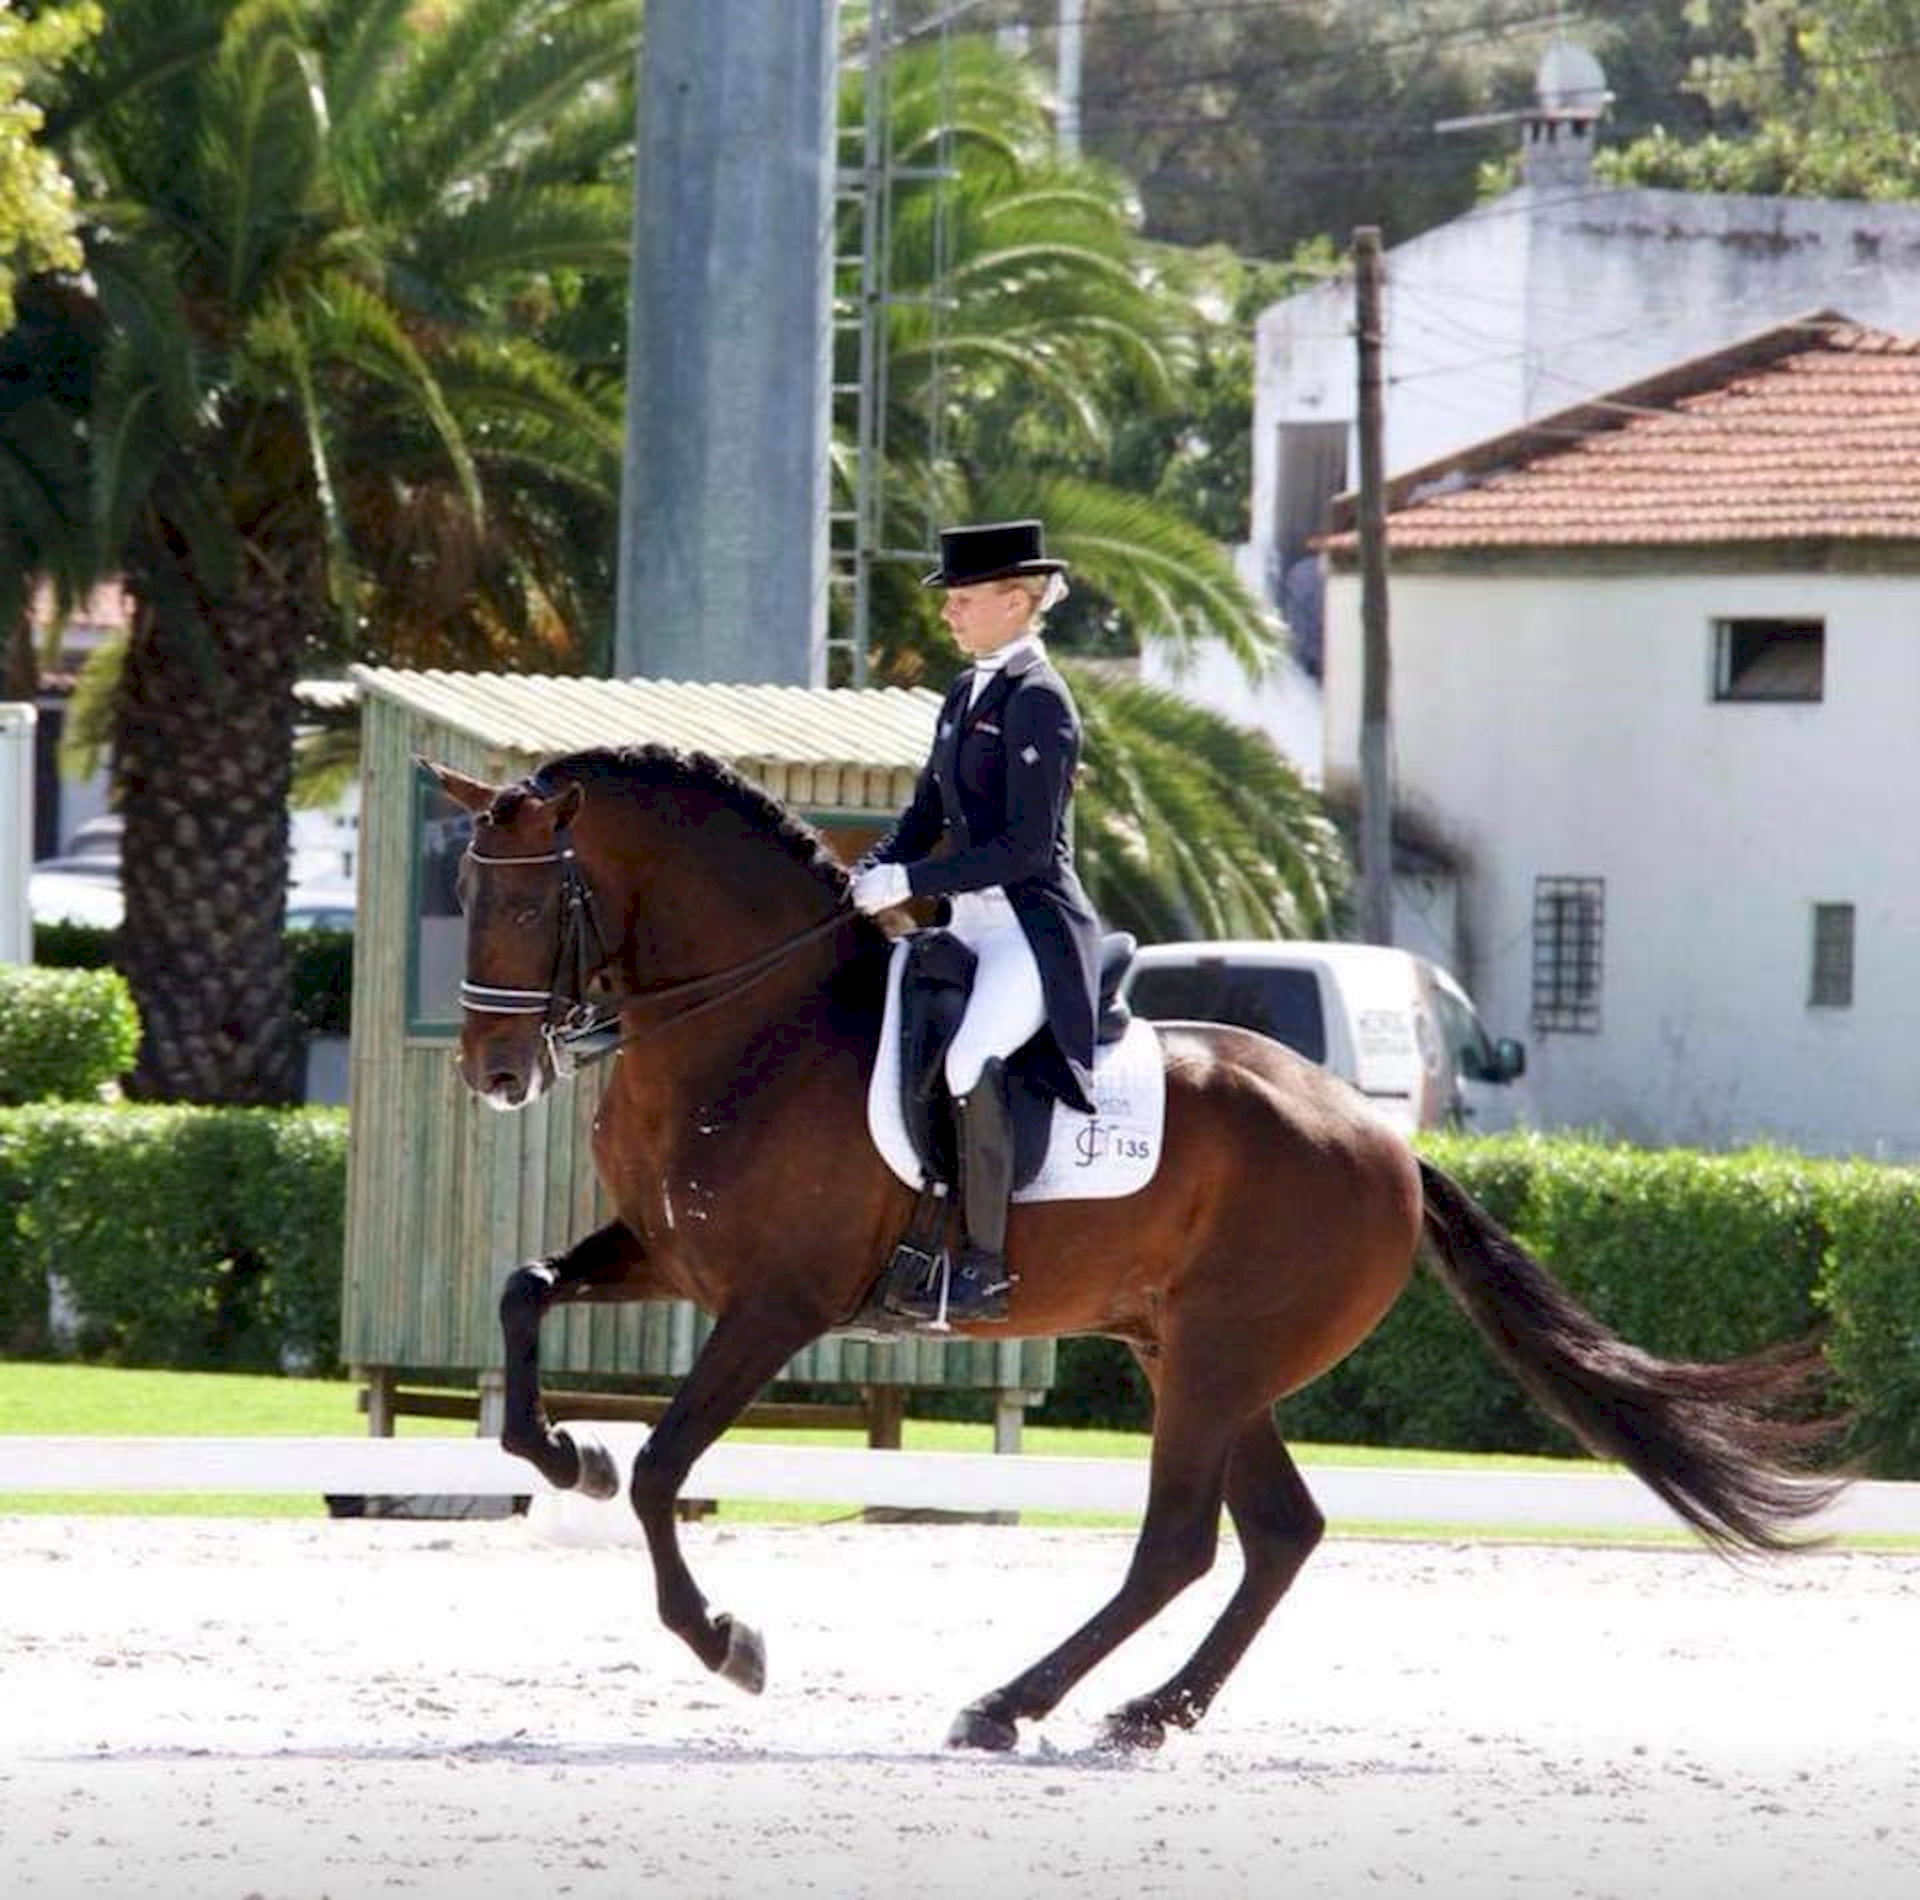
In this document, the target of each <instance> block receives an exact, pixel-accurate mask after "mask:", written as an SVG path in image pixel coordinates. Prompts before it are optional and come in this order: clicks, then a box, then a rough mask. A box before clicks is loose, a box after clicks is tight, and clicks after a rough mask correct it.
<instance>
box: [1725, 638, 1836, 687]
mask: <svg viewBox="0 0 1920 1900" xmlns="http://www.w3.org/2000/svg"><path fill="white" fill-rule="evenodd" d="M1826 662H1827V626H1826V622H1825V621H1823V620H1716V621H1715V622H1714V625H1713V696H1714V698H1715V699H1717V700H1736V699H1757V700H1817V699H1820V698H1822V697H1823V696H1824V693H1825V687H1826Z"/></svg>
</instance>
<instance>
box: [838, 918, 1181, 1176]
mask: <svg viewBox="0 0 1920 1900" xmlns="http://www.w3.org/2000/svg"><path fill="white" fill-rule="evenodd" d="M906 955H907V943H906V940H905V939H902V940H901V941H900V942H899V943H897V944H895V945H894V949H893V959H892V962H891V964H890V965H889V967H888V971H887V1008H886V1016H885V1019H884V1020H883V1022H882V1023H881V1026H880V1050H879V1054H878V1056H877V1058H876V1059H875V1061H874V1065H873V1080H872V1082H871V1083H870V1084H869V1086H868V1089H867V1127H868V1129H869V1131H870V1132H871V1133H872V1135H873V1145H874V1146H875V1147H876V1148H877V1149H879V1151H880V1156H881V1159H882V1160H884V1161H885V1162H886V1164H887V1166H888V1167H890V1168H891V1169H892V1170H893V1171H894V1173H895V1174H897V1175H898V1176H899V1177H900V1179H901V1180H902V1181H903V1182H905V1183H906V1185H907V1186H908V1187H910V1188H917V1187H919V1185H920V1159H919V1157H918V1156H917V1155H916V1154H915V1153H914V1149H913V1142H912V1140H911V1138H910V1137H909V1136H908V1133H907V1125H906V1121H905V1118H904V1117H903V1116H902V1114H901V1112H900V1007H901V1006H900V982H901V976H902V973H903V972H904V970H905V967H906ZM1093 1101H1094V1110H1095V1112H1094V1113H1093V1114H1091V1115H1082V1114H1081V1113H1080V1112H1079V1111H1078V1110H1077V1109H1071V1108H1067V1107H1065V1106H1063V1105H1061V1104H1059V1103H1056V1104H1055V1105H1054V1110H1053V1127H1052V1132H1051V1134H1050V1136H1049V1138H1048V1142H1047V1153H1046V1159H1045V1160H1044V1161H1042V1162H1041V1164H1040V1170H1039V1172H1038V1173H1037V1174H1036V1175H1035V1176H1034V1177H1033V1179H1032V1180H1031V1181H1029V1182H1028V1183H1027V1185H1026V1186H1025V1187H1022V1188H1017V1189H1016V1190H1015V1191H1014V1196H1013V1198H1014V1199H1015V1200H1016V1201H1109V1200H1117V1199H1119V1198H1120V1197H1121V1196H1122V1195H1126V1194H1137V1193H1138V1192H1139V1191H1140V1190H1141V1189H1142V1188H1143V1187H1145V1186H1146V1185H1147V1183H1148V1182H1149V1181H1151V1180H1152V1179H1153V1175H1154V1170H1155V1169H1156V1168H1157V1167H1158V1166H1159V1165H1160V1144H1161V1137H1162V1135H1163V1133H1164V1132H1165V1128H1166V1119H1167V1078H1166V1069H1165V1066H1164V1065H1163V1064H1162V1062H1161V1060H1160V1038H1159V1036H1158V1035H1157V1034H1156V1033H1155V1031H1154V1027H1153V1025H1152V1024H1151V1023H1150V1022H1147V1021H1146V1020H1145V1019H1144V1018H1142V1017H1139V1016H1136V1017H1135V1018H1134V1019H1133V1021H1132V1022H1131V1023H1130V1024H1129V1025H1128V1026H1127V1033H1126V1034H1125V1035H1124V1036H1123V1037H1122V1038H1121V1039H1120V1040H1119V1041H1118V1042H1116V1043H1107V1044H1103V1045H1102V1046H1101V1047H1100V1048H1099V1049H1097V1050H1096V1051H1095V1052H1094V1065H1093Z"/></svg>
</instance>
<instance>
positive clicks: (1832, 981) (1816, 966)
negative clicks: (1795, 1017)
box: [1807, 904, 1853, 1009]
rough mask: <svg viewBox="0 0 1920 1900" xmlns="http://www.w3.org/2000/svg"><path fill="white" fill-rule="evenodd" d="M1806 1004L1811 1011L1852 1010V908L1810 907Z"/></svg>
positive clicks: (1842, 905) (1839, 906)
mask: <svg viewBox="0 0 1920 1900" xmlns="http://www.w3.org/2000/svg"><path fill="white" fill-rule="evenodd" d="M1807 1003H1808V1005H1809V1006H1810V1007H1811V1008H1814V1009H1851V1008H1852V1007H1853V906H1852V905H1851V904H1816V905H1814V907H1813V977H1812V980H1811V982H1809V984H1808V985H1807Z"/></svg>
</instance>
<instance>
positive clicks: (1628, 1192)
mask: <svg viewBox="0 0 1920 1900" xmlns="http://www.w3.org/2000/svg"><path fill="white" fill-rule="evenodd" d="M1421 1148H1422V1151H1423V1152H1424V1153H1425V1154H1426V1155H1427V1157H1428V1158H1429V1159H1430V1160H1432V1161H1433V1162H1434V1163H1435V1164H1436V1165H1437V1166H1439V1167H1441V1168H1444V1169H1445V1170H1446V1171H1447V1173H1449V1174H1450V1175H1452V1176H1453V1177H1454V1179H1455V1180H1457V1181H1458V1182H1459V1183H1460V1184H1461V1186H1463V1187H1464V1188H1465V1189H1466V1190H1467V1191H1468V1192H1469V1193H1470V1194H1472V1195H1473V1196H1474V1198H1475V1199H1476V1200H1478V1201H1479V1202H1480V1203H1481V1205H1482V1206H1484V1207H1485V1208H1486V1209H1487V1211H1488V1212H1489V1213H1490V1214H1492V1215H1493V1216H1494V1218H1495V1219H1496V1220H1498V1221H1499V1222H1500V1224H1501V1225H1502V1226H1503V1227H1505V1228H1507V1230H1508V1231H1509V1232H1510V1233H1512V1234H1513V1235H1514V1236H1515V1237H1516V1238H1517V1239H1518V1240H1520V1241H1521V1242H1522V1243H1523V1244H1524V1245H1525V1246H1526V1247H1527V1248H1528V1249H1529V1250H1530V1251H1532V1252H1533V1253H1534V1254H1535V1255H1537V1256H1538V1257H1539V1258H1540V1259H1542V1260H1544V1261H1546V1262H1547V1263H1548V1265H1549V1266H1550V1267H1551V1268H1552V1270H1553V1272H1554V1273H1555V1275H1556V1276H1557V1277H1558V1278H1559V1279H1560V1280H1561V1282H1562V1283H1563V1284H1564V1285H1565V1286H1566V1287H1567V1288H1568V1290H1569V1291H1570V1292H1571V1293H1572V1294H1573V1295H1574V1297H1575V1298H1577V1299H1578V1300H1579V1301H1580V1302H1581V1303H1582V1304H1583V1305H1585V1306H1587V1307H1588V1308H1590V1309H1591V1310H1592V1311H1593V1312H1594V1313H1596V1314H1597V1315H1598V1316H1599V1317H1600V1318H1601V1319H1603V1320H1604V1321H1605V1322H1606V1323H1607V1324H1608V1325H1610V1326H1612V1327H1613V1328H1614V1329H1615V1330H1616V1331H1617V1332H1619V1333H1621V1334H1622V1335H1623V1336H1624V1337H1625V1338H1627V1339H1629V1340H1631V1341H1632V1342H1633V1343H1634V1344H1635V1345H1638V1346H1642V1347H1645V1348H1646V1349H1647V1350H1649V1351H1652V1352H1657V1353H1659V1354H1661V1355H1662V1356H1663V1357H1666V1358H1673V1359H1724V1358H1729V1357H1732V1356H1734V1355H1737V1354H1740V1353H1746V1352H1752V1351H1755V1350H1758V1349H1759V1348H1760V1347H1762V1346H1766V1345H1769V1344H1772V1343H1773V1342H1775V1341H1778V1340H1782V1339H1788V1338H1796V1337H1800V1336H1803V1335H1805V1334H1807V1333H1808V1332H1810V1331H1812V1330H1814V1329H1816V1328H1818V1327H1820V1326H1822V1324H1823V1323H1824V1325H1825V1328H1826V1337H1827V1348H1828V1357H1829V1360H1830V1362H1831V1364H1832V1367H1833V1370H1834V1390H1833V1393H1832V1398H1833V1400H1834V1402H1835V1403H1836V1404H1837V1405H1839V1406H1840V1407H1842V1408H1844V1409H1846V1410H1848V1411H1849V1412H1851V1413H1852V1414H1853V1416H1854V1420H1855V1424H1854V1433H1853V1450H1854V1451H1855V1453H1856V1454H1857V1455H1858V1456H1859V1457H1860V1458H1861V1459H1862V1460H1863V1462H1864V1463H1865V1464H1866V1466H1867V1467H1868V1468H1869V1469H1871V1470H1873V1471H1874V1472H1876V1473H1877V1474H1879V1475H1882V1476H1889V1477H1893V1476H1905V1477H1920V1168H1906V1167H1886V1166H1880V1165H1876V1164H1869V1163H1865V1162H1839V1161H1823V1160H1816V1159H1809V1158H1807V1157H1804V1156H1799V1155H1792V1154H1782V1153H1776V1152H1772V1151H1767V1150H1754V1151H1750V1152H1746V1153H1741V1154H1730V1155H1729V1154H1697V1153H1693V1152H1691V1151H1687V1150H1667V1151H1659V1152H1650V1151H1646V1150H1637V1149H1630V1148H1623V1147H1616V1146H1609V1145H1605V1144H1601V1143H1595V1142H1586V1141H1579V1140H1567V1139H1551V1140H1549V1139H1546V1138H1543V1137H1539V1136H1506V1137H1494V1138H1486V1137H1466V1136H1446V1137H1443V1136H1434V1137H1431V1138H1427V1139H1423V1141H1422V1142H1421ZM1147 1415H1148V1407H1147V1401H1146V1397H1145V1392H1144V1388H1143V1386H1142V1385H1141V1383H1140V1381H1139V1379H1138V1376H1137V1374H1136V1373H1135V1372H1134V1369H1133V1365H1132V1360H1131V1355H1129V1354H1128V1352H1127V1351H1126V1349H1125V1348H1124V1347H1123V1346H1120V1345H1118V1344H1116V1343H1114V1342H1112V1341H1109V1340H1092V1341H1075V1342H1063V1344H1062V1348H1061V1356H1060V1366H1059V1379H1058V1382H1057V1384H1056V1387H1055V1390H1054V1392H1053V1394H1052V1395H1051V1396H1050V1398H1049V1400H1048V1403H1047V1405H1046V1407H1045V1408H1044V1409H1043V1410H1042V1412H1041V1413H1040V1416H1041V1417H1043V1418H1045V1419H1047V1420H1049V1421H1056V1420H1057V1421H1060V1422H1067V1421H1072V1422H1076V1423H1080V1422H1085V1423H1098V1424H1111V1425H1121V1426H1133V1427H1139V1426H1143V1425H1144V1424H1145V1423H1146V1421H1147ZM1279 1419H1280V1425H1281V1429H1282V1430H1283V1431H1284V1432H1285V1433H1286V1435H1287V1436H1288V1437H1289V1438H1293V1439H1298V1440H1305V1441H1319V1442H1333V1443H1359V1444H1374V1445H1401V1446H1433V1447H1437V1448H1446V1449H1454V1450H1468V1451H1516V1452H1549V1453H1553V1452H1559V1453H1564V1452H1567V1451H1570V1450H1571V1449H1572V1445H1571V1441H1570V1440H1569V1439H1568V1438H1567V1436H1566V1435H1565V1434H1564V1433H1563V1432H1562V1431H1561V1430H1560V1429H1559V1427H1558V1426H1556V1425H1554V1424H1553V1423H1552V1422H1551V1421H1550V1420H1548V1419H1547V1418H1546V1417H1545V1416H1544V1415H1543V1414H1542V1413H1541V1412H1540V1411H1539V1410H1538V1408H1537V1407H1535V1406H1534V1405H1533V1404H1532V1403H1531V1402H1530V1401H1529V1400H1528V1399H1527V1398H1526V1397H1525V1396H1524V1394H1523V1393H1522V1392H1521V1390H1520V1387H1519V1385H1518V1384H1517V1383H1516V1381H1515V1380H1514V1379H1513V1377H1512V1376H1511V1375H1510V1374H1509V1373H1508V1372H1507V1371H1506V1369H1505V1367H1504V1366H1503V1365H1502V1364H1501V1362H1500V1360H1499V1359H1498V1358H1497V1357H1496V1356H1495V1355H1494V1353H1493V1352H1492V1351H1491V1350H1490V1349H1489V1348H1488V1347H1487V1346H1486V1345H1485V1344H1484V1343H1483V1342H1482V1341H1481V1339H1480V1337H1479V1335H1478V1334H1477V1333H1475V1332H1474V1331H1473V1329H1472V1328H1471V1327H1470V1326H1469V1324H1468V1323H1467V1321H1466V1319H1465V1317H1464V1316H1463V1315H1462V1314H1461V1313H1460V1311H1459V1310H1458V1308H1457V1307H1456V1306H1455V1305H1454V1303H1453V1301H1452V1299H1451V1298H1450V1297H1449V1296H1448V1294H1447V1293H1446V1291H1445V1289H1444V1288H1443V1287H1442V1286H1441V1284H1440V1281H1439V1279H1438V1277H1437V1276H1436V1275H1434V1274H1432V1273H1430V1272H1427V1271H1425V1270H1424V1269H1423V1270H1420V1271H1417V1272H1416V1273H1415V1275H1414V1277H1413V1280H1412V1282H1411V1283H1410V1285H1409V1286H1408V1288H1407V1291H1406V1292H1405V1294H1404V1295H1403V1296H1402V1297H1401V1299H1400V1300H1399V1301H1398V1302H1397V1303H1396V1305H1395V1306H1394V1308H1393V1310H1392V1311H1391V1312H1390V1313H1389V1314H1388V1315H1387V1317H1386V1319H1385V1320H1383V1321H1382V1322H1381V1324H1380V1326H1379V1327H1378V1329H1377V1330H1376V1331H1375V1332H1374V1334H1373V1335H1372V1336H1371V1337H1370V1338H1369V1339H1368V1340H1366V1341H1365V1342H1364V1343H1363V1344H1362V1345H1361V1346H1360V1347H1359V1349H1358V1350H1357V1351H1356V1352H1354V1353H1353V1355H1352V1356H1351V1357H1350V1358H1348V1359H1347V1360H1345V1361H1344V1362H1343V1363H1342V1364H1340V1365H1338V1366H1336V1367H1334V1368H1333V1369H1332V1370H1331V1371H1330V1372H1328V1373H1326V1374H1325V1375H1323V1376H1322V1377H1321V1378H1319V1379H1318V1380H1316V1381H1315V1382H1314V1383H1313V1384H1312V1385H1310V1386H1309V1387H1307V1388H1306V1390H1305V1391H1303V1392H1300V1393H1297V1394H1295V1395H1294V1396H1293V1397H1292V1398H1289V1399H1287V1400H1286V1401H1284V1402H1283V1403H1282V1405H1281V1407H1280V1408H1279Z"/></svg>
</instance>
